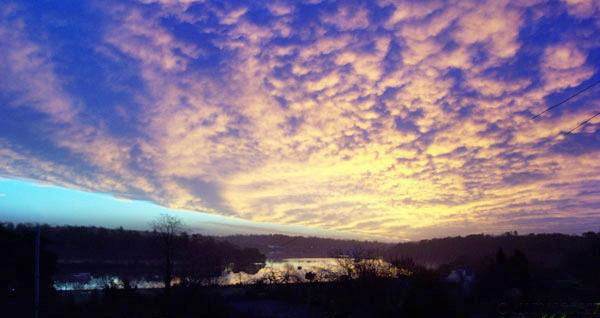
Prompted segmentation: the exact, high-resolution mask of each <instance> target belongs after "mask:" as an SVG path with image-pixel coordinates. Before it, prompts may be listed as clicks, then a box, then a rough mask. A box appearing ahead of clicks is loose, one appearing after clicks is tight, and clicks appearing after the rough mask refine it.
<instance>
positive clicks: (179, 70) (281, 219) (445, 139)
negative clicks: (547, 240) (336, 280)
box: [0, 0, 600, 239]
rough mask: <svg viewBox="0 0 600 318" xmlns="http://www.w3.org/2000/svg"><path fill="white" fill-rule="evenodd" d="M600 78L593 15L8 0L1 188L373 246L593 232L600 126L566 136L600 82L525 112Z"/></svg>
mask: <svg viewBox="0 0 600 318" xmlns="http://www.w3.org/2000/svg"><path fill="white" fill-rule="evenodd" d="M599 68H600V2H598V1H595V0H568V1H537V0H524V1H501V0H490V1H487V2H485V1H468V0H455V1H453V0H448V1H407V2H401V1H390V0H380V1H339V2H336V1H328V0H323V1H319V0H305V1H224V2H223V1H210V0H206V1H193V0H181V1H176V0H161V1H158V0H157V1H153V0H142V1H30V3H27V2H24V1H17V2H11V1H3V2H2V4H0V176H2V177H4V178H5V179H9V180H11V179H14V180H29V181H30V182H38V183H44V184H52V185H56V186H61V187H65V188H73V189H80V190H86V191H90V192H100V193H108V194H111V195H114V196H115V197H118V198H126V199H140V200H147V201H151V202H154V203H156V204H159V205H162V206H164V207H166V208H174V209H175V208H176V209H186V210H192V211H199V212H205V213H210V214H215V215H224V216H229V217H234V218H238V219H243V220H247V221H252V222H267V223H271V224H282V225H293V226H302V227H306V228H319V229H326V230H335V231H341V232H345V233H350V234H353V235H360V236H367V237H373V238H392V239H413V238H421V237H431V236H442V235H451V234H466V233H473V232H475V233H479V232H494V233H497V232H501V231H508V230H518V231H522V232H532V231H534V232H541V231H561V232H580V231H586V230H598V229H599V228H600V160H599V158H600V156H599V155H600V116H599V117H596V118H594V119H593V120H591V121H590V122H588V123H587V124H584V125H582V126H581V127H580V128H578V129H576V130H575V131H573V133H571V134H566V132H568V131H569V130H571V129H573V128H574V127H576V126H577V125H578V124H579V123H580V122H582V121H584V120H585V119H587V118H589V117H591V116H593V115H594V114H595V113H597V112H599V111H600V85H597V86H594V87H592V88H591V89H589V90H587V91H585V92H584V93H582V94H580V95H578V96H577V97H575V98H573V99H571V100H570V101H569V102H567V103H565V104H564V105H562V106H560V107H558V108H556V109H554V110H553V111H551V112H548V113H546V114H544V115H543V116H541V117H540V118H537V119H536V120H532V119H531V117H532V116H533V115H534V114H536V113H538V112H540V111H543V110H544V109H545V108H546V107H548V106H549V105H552V104H553V103H557V102H559V101H561V100H563V99H565V98H567V97H569V96H571V95H573V94H574V93H576V92H578V91H580V90H582V89H584V88H586V87H588V86H590V85H592V84H593V83H595V82H597V81H598V80H600V73H599ZM6 197H8V196H3V197H2V198H0V200H2V199H3V198H4V199H5V198H6ZM24 213H25V212H24ZM125 213H126V212H125Z"/></svg>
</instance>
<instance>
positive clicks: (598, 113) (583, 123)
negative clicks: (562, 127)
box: [567, 112, 600, 135]
mask: <svg viewBox="0 0 600 318" xmlns="http://www.w3.org/2000/svg"><path fill="white" fill-rule="evenodd" d="M599 115H600V112H597V113H596V115H594V116H592V117H590V118H588V119H586V120H584V121H582V122H581V123H579V125H577V127H575V128H573V129H571V130H569V132H568V133H567V135H568V134H570V133H572V132H573V131H575V130H576V129H577V128H579V127H581V126H583V125H585V124H587V123H588V122H589V121H590V120H592V119H594V118H596V117H597V116H599Z"/></svg>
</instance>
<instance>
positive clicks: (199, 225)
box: [0, 178, 350, 237]
mask: <svg viewBox="0 0 600 318" xmlns="http://www.w3.org/2000/svg"><path fill="white" fill-rule="evenodd" d="M164 213H166V214H170V215H173V216H176V217H178V218H180V219H181V220H182V222H183V224H184V226H185V230H186V231H188V232H190V233H200V234H206V235H228V234H268V233H281V234H287V235H303V236H328V237H350V236H349V235H343V234H342V233H336V232H334V231H325V230H320V229H315V228H306V227H300V226H282V225H275V224H269V223H259V222H251V221H245V220H241V219H237V218H232V217H226V216H220V215H215V214H208V213H202V212H196V211H185V210H178V209H169V208H166V207H163V206H160V205H157V204H154V203H151V202H148V201H140V200H129V199H120V198H116V197H114V196H112V195H110V194H102V193H92V192H86V191H81V190H74V189H68V188H63V187H58V186H54V185H48V184H41V183H35V182H31V181H27V180H14V179H1V178H0V222H12V223H42V224H44V223H47V224H51V225H84V226H99V227H109V228H116V227H120V226H122V227H123V228H127V229H136V230H147V229H149V228H150V223H151V222H152V221H153V220H154V219H155V218H156V217H157V216H159V215H160V214H164Z"/></svg>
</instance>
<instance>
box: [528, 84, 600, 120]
mask: <svg viewBox="0 0 600 318" xmlns="http://www.w3.org/2000/svg"><path fill="white" fill-rule="evenodd" d="M598 84H600V80H598V81H596V82H594V83H592V84H591V85H589V86H587V87H586V88H584V89H582V90H580V91H578V92H577V93H575V94H573V95H571V96H569V97H567V98H566V99H563V100H562V101H561V102H559V103H556V104H554V105H552V106H550V107H548V108H546V110H544V111H543V112H541V113H539V114H537V115H535V116H533V117H532V118H531V119H536V118H538V117H540V116H541V115H543V114H545V113H547V112H549V111H551V110H553V109H554V108H556V107H559V106H560V105H562V104H564V103H566V102H568V101H570V100H571V99H573V98H575V97H576V96H577V95H579V94H581V93H583V92H585V91H587V90H588V89H590V88H592V87H594V86H596V85H598ZM594 117H595V116H594ZM590 119H591V118H590ZM578 127H579V126H578Z"/></svg>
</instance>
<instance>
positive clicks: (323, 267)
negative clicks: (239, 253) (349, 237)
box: [54, 258, 340, 290]
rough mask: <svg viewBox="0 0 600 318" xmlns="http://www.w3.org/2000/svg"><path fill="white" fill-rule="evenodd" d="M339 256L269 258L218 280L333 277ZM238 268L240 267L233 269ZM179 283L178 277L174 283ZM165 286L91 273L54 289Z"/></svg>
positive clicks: (228, 272) (149, 280)
mask: <svg viewBox="0 0 600 318" xmlns="http://www.w3.org/2000/svg"><path fill="white" fill-rule="evenodd" d="M339 269H340V268H339V264H338V262H337V261H336V259H335V258H289V259H283V260H267V262H266V263H265V264H256V266H253V267H252V268H244V270H243V271H239V272H237V273H235V272H234V271H232V269H228V270H225V272H224V273H223V274H222V275H221V276H220V277H218V278H217V279H216V280H215V282H216V283H218V284H220V285H234V284H254V283H274V282H278V283H284V282H304V281H308V280H310V279H311V277H312V276H311V274H308V276H307V273H313V274H315V275H317V274H318V275H320V276H319V280H323V281H325V280H329V279H332V278H333V277H334V273H336V272H337V271H339ZM233 270H238V269H233ZM178 283H179V279H178V278H175V279H174V280H173V284H174V285H176V284H178ZM126 286H129V287H131V288H139V289H145V288H163V287H164V283H163V282H162V281H161V279H160V277H158V276H155V277H140V278H138V279H132V280H131V281H123V280H122V279H121V278H119V277H117V276H115V275H104V276H92V275H90V274H88V273H77V274H71V275H69V276H68V277H63V278H62V279H58V280H57V281H56V282H55V284H54V288H56V289H57V290H93V289H103V288H105V287H112V288H125V287H126Z"/></svg>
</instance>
